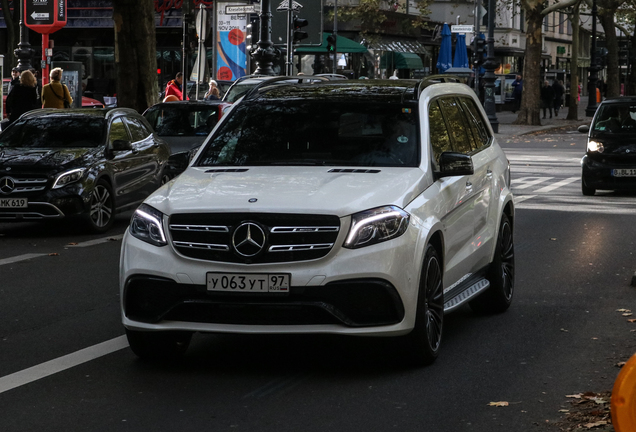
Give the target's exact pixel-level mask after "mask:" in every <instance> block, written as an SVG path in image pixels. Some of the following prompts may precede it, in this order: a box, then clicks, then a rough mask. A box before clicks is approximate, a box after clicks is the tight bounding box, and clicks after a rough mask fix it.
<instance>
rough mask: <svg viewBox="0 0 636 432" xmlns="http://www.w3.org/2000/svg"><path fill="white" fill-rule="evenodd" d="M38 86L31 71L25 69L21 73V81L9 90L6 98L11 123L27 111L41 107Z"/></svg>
mask: <svg viewBox="0 0 636 432" xmlns="http://www.w3.org/2000/svg"><path fill="white" fill-rule="evenodd" d="M36 86H37V83H36V81H35V77H34V76H33V74H32V73H31V71H28V70H25V71H23V72H22V73H21V74H20V79H19V83H18V84H16V85H15V86H14V87H13V89H12V90H11V92H9V95H8V96H7V100H6V104H7V117H9V123H13V122H14V121H16V120H17V119H18V118H19V117H20V116H21V115H22V114H24V113H25V112H28V111H31V110H34V109H38V108H40V99H39V98H38V94H37V87H36Z"/></svg>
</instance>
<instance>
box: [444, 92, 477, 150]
mask: <svg viewBox="0 0 636 432" xmlns="http://www.w3.org/2000/svg"><path fill="white" fill-rule="evenodd" d="M439 103H440V107H441V108H442V112H443V113H444V118H445V119H446V122H447V124H448V129H449V131H450V132H451V136H452V138H453V149H454V150H455V151H456V152H457V153H463V154H468V153H470V152H472V151H473V148H472V146H471V142H470V138H469V137H468V133H469V132H470V130H469V128H468V125H467V124H466V120H465V119H464V116H463V114H462V111H461V108H460V106H459V102H458V100H457V99H456V98H454V97H446V98H442V99H440V100H439Z"/></svg>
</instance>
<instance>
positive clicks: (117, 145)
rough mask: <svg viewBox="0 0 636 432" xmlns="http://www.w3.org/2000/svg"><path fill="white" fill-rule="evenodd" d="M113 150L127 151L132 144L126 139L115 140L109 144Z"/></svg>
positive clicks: (130, 148)
mask: <svg viewBox="0 0 636 432" xmlns="http://www.w3.org/2000/svg"><path fill="white" fill-rule="evenodd" d="M111 149H112V150H113V151H129V150H132V144H131V143H130V141H128V140H115V141H113V144H112V145H111Z"/></svg>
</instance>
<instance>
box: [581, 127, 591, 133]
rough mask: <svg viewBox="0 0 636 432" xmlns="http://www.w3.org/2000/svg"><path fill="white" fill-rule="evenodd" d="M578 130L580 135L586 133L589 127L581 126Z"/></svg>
mask: <svg viewBox="0 0 636 432" xmlns="http://www.w3.org/2000/svg"><path fill="white" fill-rule="evenodd" d="M578 130H579V132H581V133H588V132H589V131H590V127H589V126H588V125H581V126H579V129H578Z"/></svg>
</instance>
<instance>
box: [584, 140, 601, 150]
mask: <svg viewBox="0 0 636 432" xmlns="http://www.w3.org/2000/svg"><path fill="white" fill-rule="evenodd" d="M604 150H605V147H603V143H600V142H598V141H594V140H589V141H588V142H587V151H589V152H599V153H603V151H604Z"/></svg>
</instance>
